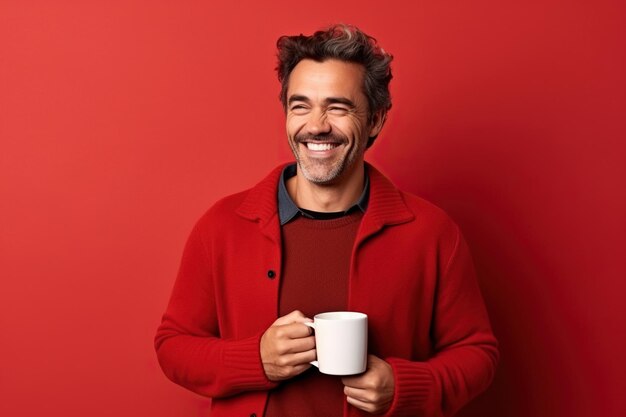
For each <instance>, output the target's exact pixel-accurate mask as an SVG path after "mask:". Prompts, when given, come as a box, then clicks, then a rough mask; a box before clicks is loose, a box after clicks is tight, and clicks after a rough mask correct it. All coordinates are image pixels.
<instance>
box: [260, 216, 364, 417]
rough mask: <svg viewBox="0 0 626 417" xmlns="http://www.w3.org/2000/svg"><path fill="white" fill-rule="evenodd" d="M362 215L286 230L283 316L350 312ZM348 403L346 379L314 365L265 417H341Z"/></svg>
mask: <svg viewBox="0 0 626 417" xmlns="http://www.w3.org/2000/svg"><path fill="white" fill-rule="evenodd" d="M362 217H363V213H362V212H360V211H358V210H357V211H354V212H352V213H351V214H349V215H347V216H344V217H340V218H337V219H333V220H313V219H307V218H304V217H298V218H296V219H294V220H292V221H291V222H289V223H287V224H285V225H284V226H283V227H282V236H283V265H284V266H283V278H282V281H281V285H280V296H279V300H280V301H279V315H280V316H284V315H286V314H289V313H291V312H292V311H294V310H300V311H301V312H302V313H303V314H304V315H305V316H307V317H310V318H313V317H314V316H315V315H316V314H318V313H323V312H326V311H344V310H346V309H347V306H348V276H349V273H350V256H351V253H352V247H353V246H354V238H355V236H356V232H357V228H358V227H359V223H360V220H361V218H362ZM311 393H315V395H311ZM317 398H323V400H322V401H320V400H316V399H317ZM343 402H344V395H343V384H342V383H341V378H340V377H337V376H331V375H324V374H322V373H320V372H319V371H318V370H317V368H315V367H313V368H311V369H309V370H308V371H306V372H304V373H303V374H301V375H299V376H298V377H296V378H293V379H291V380H289V381H287V382H285V383H283V384H281V385H280V386H279V387H277V388H276V389H274V390H272V391H271V392H270V395H269V398H268V404H267V410H266V412H265V416H266V417H284V416H301V417H306V416H312V417H313V416H325V417H340V416H342V415H343Z"/></svg>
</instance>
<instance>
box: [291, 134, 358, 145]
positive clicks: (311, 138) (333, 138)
mask: <svg viewBox="0 0 626 417" xmlns="http://www.w3.org/2000/svg"><path fill="white" fill-rule="evenodd" d="M294 139H295V140H296V142H298V143H302V142H333V143H345V142H347V141H348V138H347V137H345V136H344V135H340V134H337V133H332V132H331V133H324V134H322V135H310V134H306V133H300V134H297V135H296V136H295V137H294Z"/></svg>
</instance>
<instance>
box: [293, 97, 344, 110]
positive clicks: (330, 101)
mask: <svg viewBox="0 0 626 417" xmlns="http://www.w3.org/2000/svg"><path fill="white" fill-rule="evenodd" d="M294 101H303V102H305V103H309V102H311V99H309V98H308V97H307V96H303V95H298V94H295V95H293V96H291V97H289V100H288V101H287V103H288V104H291V103H293V102H294ZM329 104H345V105H346V106H349V107H352V108H354V107H356V106H355V105H354V102H353V101H352V100H350V99H347V98H345V97H328V98H326V99H324V105H326V106H328V105H329Z"/></svg>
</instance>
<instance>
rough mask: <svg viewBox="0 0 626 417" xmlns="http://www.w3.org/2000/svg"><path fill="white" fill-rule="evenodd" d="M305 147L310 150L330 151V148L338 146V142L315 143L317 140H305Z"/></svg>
mask: <svg viewBox="0 0 626 417" xmlns="http://www.w3.org/2000/svg"><path fill="white" fill-rule="evenodd" d="M305 145H306V147H307V149H309V150H310V151H330V150H331V149H335V148H336V147H338V146H339V144H338V143H317V142H306V143H305Z"/></svg>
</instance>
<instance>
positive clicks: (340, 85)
mask: <svg viewBox="0 0 626 417" xmlns="http://www.w3.org/2000/svg"><path fill="white" fill-rule="evenodd" d="M363 76H364V68H363V66H362V65H360V64H355V63H352V62H345V61H339V60H336V59H328V60H326V61H323V62H317V61H313V60H311V59H303V60H302V61H300V62H299V63H298V64H297V65H296V66H295V68H294V69H293V71H292V72H291V74H290V76H289V87H288V89H287V98H289V97H290V96H292V95H303V96H306V97H308V98H309V99H311V100H316V99H324V98H326V97H346V98H349V99H351V100H356V101H359V100H360V99H364V98H365V96H364V94H363Z"/></svg>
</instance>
